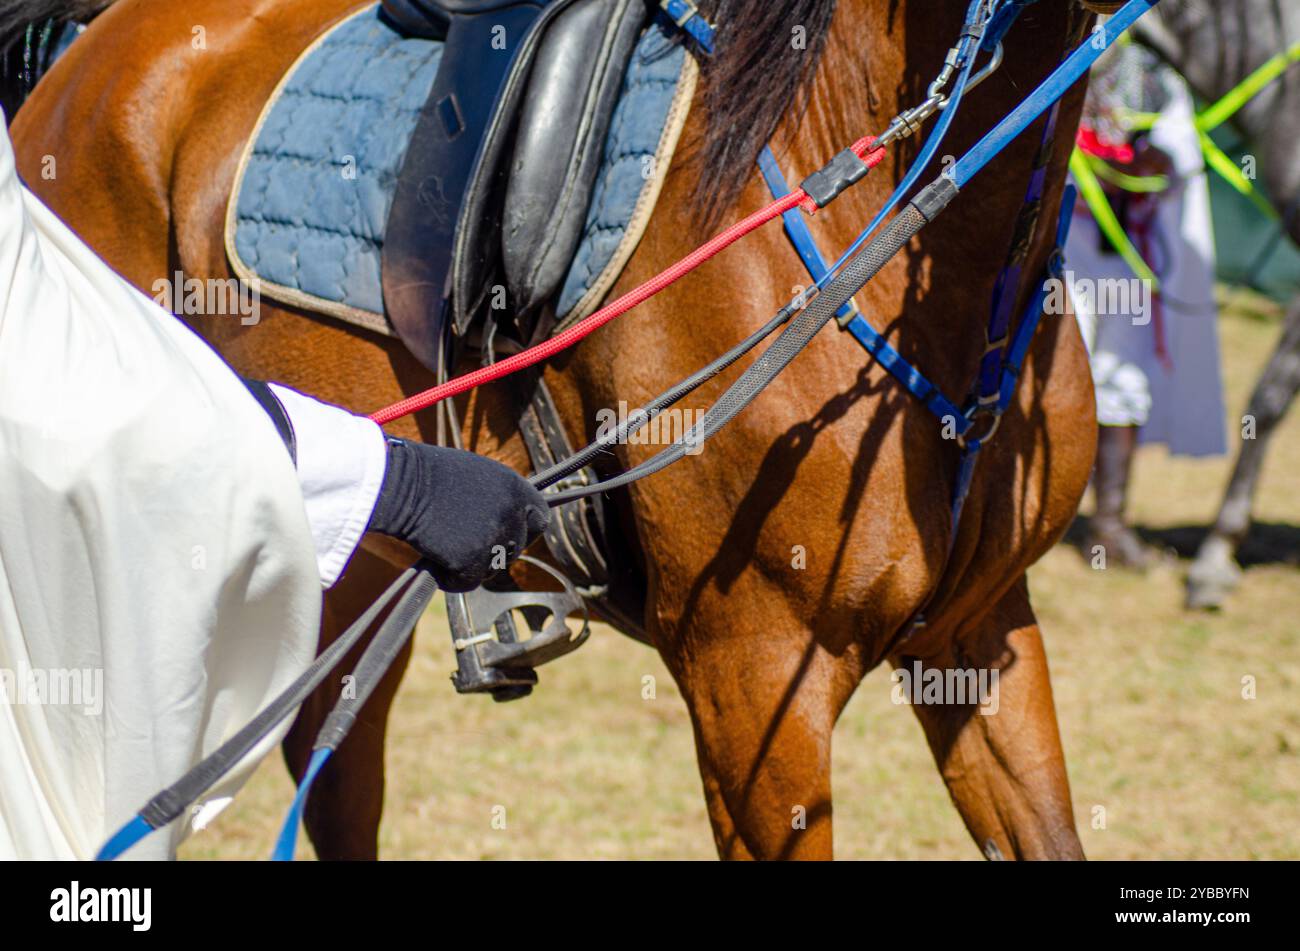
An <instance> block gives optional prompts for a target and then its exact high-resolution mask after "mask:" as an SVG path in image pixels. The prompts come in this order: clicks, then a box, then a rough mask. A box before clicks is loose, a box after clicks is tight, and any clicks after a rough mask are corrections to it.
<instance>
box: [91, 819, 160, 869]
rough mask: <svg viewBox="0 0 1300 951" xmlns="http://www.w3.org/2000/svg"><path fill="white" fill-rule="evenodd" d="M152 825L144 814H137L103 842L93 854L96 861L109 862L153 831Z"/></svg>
mask: <svg viewBox="0 0 1300 951" xmlns="http://www.w3.org/2000/svg"><path fill="white" fill-rule="evenodd" d="M153 831H154V828H153V826H151V825H149V823H147V822H146V821H145V819H144V816H141V815H137V816H135V817H134V818H133V819H132V820H131V821H130V822H128V823H127V824H126V825H124V826H122V828H120V829H118V830H117V832H115V833H113V837H112V838H111V839H109V840H108V841H107V842H105V843H104V844H103V846H102V847H101V848H100V850H99V852H98V853H97V854H96V855H95V861H96V862H111V861H113V859H115V858H117V857H118V856H119V855H121V854H122V853H123V852H125V851H126V850H127V849H129V848H131V847H132V846H134V845H135V844H136V843H138V842H139V841H140V840H141V839H143V838H144V837H145V836H147V835H148V834H149V833H150V832H153Z"/></svg>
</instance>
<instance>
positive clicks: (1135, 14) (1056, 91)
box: [952, 0, 1160, 188]
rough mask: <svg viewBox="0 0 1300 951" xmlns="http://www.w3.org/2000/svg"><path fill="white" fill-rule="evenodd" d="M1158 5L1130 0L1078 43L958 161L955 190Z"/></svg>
mask: <svg viewBox="0 0 1300 951" xmlns="http://www.w3.org/2000/svg"><path fill="white" fill-rule="evenodd" d="M1159 2H1160V0H1129V2H1128V3H1126V4H1125V5H1124V6H1123V7H1121V8H1120V10H1119V12H1118V13H1116V14H1115V15H1114V16H1112V17H1111V18H1110V19H1108V20H1107V21H1106V22H1105V23H1103V24H1100V25H1098V27H1097V29H1096V32H1095V33H1093V34H1092V36H1091V37H1089V38H1088V39H1087V40H1086V41H1085V42H1083V43H1082V44H1080V46H1079V48H1078V49H1076V50H1075V51H1074V52H1073V53H1071V54H1070V56H1069V58H1067V59H1066V60H1065V62H1064V63H1062V64H1061V65H1060V66H1059V67H1058V68H1057V69H1056V70H1055V71H1054V72H1053V73H1052V75H1050V76H1048V77H1047V79H1046V80H1044V81H1043V83H1042V84H1041V85H1040V86H1039V87H1038V88H1037V89H1035V90H1034V91H1033V92H1032V93H1030V94H1029V96H1028V97H1027V98H1026V99H1025V100H1024V101H1023V102H1022V103H1021V104H1020V105H1018V106H1016V108H1015V109H1013V110H1012V112H1011V114H1010V115H1008V116H1007V117H1006V118H1005V119H1003V120H1002V121H1001V122H999V123H998V124H997V125H996V126H994V127H993V129H992V130H991V131H990V132H989V133H988V134H987V135H985V136H984V138H982V139H980V140H979V142H977V143H976V144H975V147H974V148H972V149H971V150H970V151H969V152H967V153H966V154H965V155H963V156H962V157H961V158H960V159H959V160H958V161H957V164H956V165H954V166H953V167H952V178H953V181H954V182H956V184H957V187H958V188H964V187H966V185H967V184H969V182H970V180H971V179H972V178H974V177H975V176H976V175H977V174H978V173H979V171H980V169H982V168H983V167H984V166H985V165H987V164H988V163H989V162H990V161H992V160H993V157H994V156H996V155H997V154H998V153H999V152H1001V151H1002V150H1003V149H1004V148H1006V146H1007V143H1008V142H1010V141H1011V140H1012V139H1014V138H1015V137H1016V136H1018V135H1019V134H1020V133H1021V132H1023V131H1025V129H1026V128H1028V127H1029V124H1030V123H1032V122H1033V121H1034V120H1035V119H1036V118H1038V116H1039V115H1040V114H1041V113H1042V112H1043V111H1044V110H1045V109H1046V108H1047V107H1048V105H1049V104H1050V103H1052V102H1054V101H1056V100H1057V99H1059V98H1061V96H1063V95H1065V93H1066V92H1067V91H1068V90H1069V88H1070V87H1071V86H1073V85H1074V84H1075V83H1076V82H1078V81H1079V78H1080V77H1082V76H1083V74H1084V73H1086V72H1087V71H1088V70H1089V68H1091V66H1092V64H1093V63H1095V62H1096V61H1097V57H1099V56H1101V54H1102V53H1104V52H1106V50H1107V49H1109V48H1110V47H1111V45H1112V44H1113V43H1114V42H1115V40H1117V39H1118V38H1119V37H1120V36H1121V35H1122V34H1123V33H1124V32H1125V31H1126V30H1127V29H1128V28H1129V27H1131V26H1132V25H1133V24H1134V23H1136V22H1137V20H1138V18H1139V17H1141V16H1142V14H1144V13H1146V12H1147V11H1148V10H1150V9H1151V8H1152V7H1154V6H1156V4H1158V3H1159Z"/></svg>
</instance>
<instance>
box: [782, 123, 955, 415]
mask: <svg viewBox="0 0 1300 951" xmlns="http://www.w3.org/2000/svg"><path fill="white" fill-rule="evenodd" d="M758 167H759V170H760V171H761V172H762V173H763V179H764V180H765V181H766V182H767V187H768V189H769V190H770V191H771V192H772V197H773V198H784V197H785V196H786V195H788V194H790V186H789V185H788V184H787V183H786V180H785V176H784V175H783V174H782V173H781V168H780V166H778V165H777V163H776V156H774V155H773V154H772V150H771V148H769V147H767V146H764V147H763V151H762V152H760V153H759V155H758ZM782 219H783V220H784V222H785V233H786V235H787V236H788V237H789V239H790V243H791V244H792V245H794V249H795V251H796V252H798V254H799V258H800V260H802V261H803V264H804V267H806V268H807V269H808V273H809V274H810V275H812V278H813V280H814V281H818V282H820V281H821V280H822V278H823V277H824V276H825V275H826V273H827V272H828V270H829V268H828V266H827V264H826V258H825V257H824V256H823V255H822V252H821V249H820V248H819V247H817V239H816V238H814V237H813V233H812V231H811V230H809V228H808V222H807V221H805V220H804V217H803V215H802V214H801V213H800V211H799V209H798V208H791V209H790V210H789V211H787V212H786V213H785V214H784V215H782ZM838 315H839V317H840V318H841V320H844V321H847V322H846V323H845V324H844V329H845V330H847V331H848V332H849V333H851V334H853V338H854V339H855V340H857V341H858V343H860V344H862V346H863V348H864V349H866V351H867V353H869V354H871V355H872V356H873V357H875V358H876V360H877V361H878V362H879V363H880V365H881V366H882V367H884V368H885V369H886V370H888V371H889V372H890V373H891V374H893V376H894V377H895V378H896V379H897V380H898V381H899V382H900V383H902V384H903V386H904V387H906V388H907V391H908V392H909V393H911V394H912V395H913V396H915V397H916V398H917V399H918V400H920V401H921V402H922V403H923V404H924V405H925V408H926V409H928V410H929V411H930V412H931V413H933V414H934V415H935V416H937V417H938V418H939V419H940V420H943V421H945V422H946V421H947V420H946V419H945V418H946V417H951V419H952V421H953V425H954V426H955V428H956V431H957V432H958V434H961V433H964V432H965V431H966V430H967V429H969V428H970V425H971V423H970V420H968V419H966V417H965V416H963V415H962V413H961V410H959V409H958V408H957V406H956V405H955V404H954V403H952V402H951V401H950V400H949V399H948V398H947V397H945V396H944V395H943V394H942V393H941V392H939V388H938V387H936V386H935V385H934V384H933V383H931V382H930V381H929V380H927V379H926V378H925V375H924V374H923V373H921V371H920V370H918V369H916V367H914V366H912V365H911V364H910V363H908V362H907V361H906V360H904V359H903V357H902V356H901V355H900V354H899V352H898V351H897V350H895V349H894V348H893V347H891V346H890V345H889V344H888V343H887V342H886V341H885V338H884V337H883V336H881V335H880V334H879V333H877V332H876V328H874V327H872V326H871V324H869V323H867V321H866V319H865V318H864V317H863V316H862V314H861V313H860V312H859V311H858V306H857V304H855V303H854V302H853V301H852V300H850V301H849V302H848V303H846V304H845V305H844V306H843V307H841V308H840V309H839V311H838Z"/></svg>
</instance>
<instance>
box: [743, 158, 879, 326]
mask: <svg viewBox="0 0 1300 951" xmlns="http://www.w3.org/2000/svg"><path fill="white" fill-rule="evenodd" d="M758 169H759V171H760V172H762V173H763V180H764V181H766V182H767V188H768V191H770V192H771V193H772V197H773V198H784V197H785V196H786V195H788V194H790V186H789V184H788V183H787V182H786V180H785V175H784V174H782V172H781V166H779V165H778V164H777V163H776V156H775V155H773V154H772V147H771V146H770V145H765V146H763V151H761V152H759V153H758ZM781 221H782V222H783V223H784V224H785V233H786V236H787V237H789V239H790V243H791V244H793V245H794V249H795V251H796V252H797V253H798V255H799V259H800V260H801V261H803V266H804V267H806V268H807V269H808V273H809V274H811V275H812V279H813V280H814V281H820V280H821V279H822V277H823V276H824V275H825V274H826V272H827V271H828V270H829V268H828V267H827V264H826V258H825V257H823V256H822V252H821V249H820V248H819V247H817V239H816V238H814V237H813V233H812V230H811V229H810V228H809V227H808V222H807V220H805V218H804V216H803V214H802V212H800V210H799V209H798V208H791V209H790V210H788V211H786V212H785V213H784V214H782V215H781ZM857 313H858V305H857V304H856V303H855V302H854V301H853V300H852V299H850V300H849V301H848V303H846V304H845V305H844V306H843V307H841V308H840V309H839V310H838V311H836V312H835V315H836V316H837V317H839V318H840V320H841V321H847V320H849V319H851V318H852V317H853V316H854V315H856V314H857Z"/></svg>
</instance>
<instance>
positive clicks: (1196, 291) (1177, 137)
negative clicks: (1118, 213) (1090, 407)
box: [1066, 82, 1227, 456]
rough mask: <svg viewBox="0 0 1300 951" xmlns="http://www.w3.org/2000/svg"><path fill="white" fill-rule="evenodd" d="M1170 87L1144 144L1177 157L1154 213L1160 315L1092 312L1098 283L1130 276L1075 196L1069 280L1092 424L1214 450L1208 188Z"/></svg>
mask: <svg viewBox="0 0 1300 951" xmlns="http://www.w3.org/2000/svg"><path fill="white" fill-rule="evenodd" d="M1170 91H1171V100H1170V102H1169V104H1168V106H1167V108H1165V109H1164V110H1163V112H1162V113H1161V116H1160V119H1159V121H1158V122H1157V123H1156V125H1155V127H1154V128H1153V129H1152V131H1151V143H1152V144H1153V145H1154V146H1156V147H1157V148H1159V149H1161V150H1163V151H1164V152H1165V153H1167V154H1168V155H1169V156H1170V157H1171V158H1172V160H1173V165H1174V168H1173V176H1172V183H1171V187H1170V188H1169V190H1168V191H1167V192H1165V193H1163V194H1162V195H1161V196H1160V198H1159V202H1158V206H1157V209H1156V213H1155V221H1154V226H1153V232H1152V233H1153V236H1154V239H1155V240H1154V244H1155V246H1156V248H1157V250H1158V254H1157V255H1156V261H1154V262H1149V263H1153V264H1154V266H1155V269H1156V272H1157V274H1158V275H1159V277H1160V284H1161V289H1162V295H1161V296H1162V300H1161V303H1160V307H1161V313H1160V316H1159V318H1158V319H1157V318H1156V317H1155V316H1154V315H1153V313H1152V311H1151V310H1150V309H1147V310H1146V311H1145V312H1143V313H1134V312H1132V311H1133V310H1134V308H1129V312H1123V313H1099V312H1098V311H1102V310H1104V309H1105V308H1103V307H1101V306H1099V304H1100V302H1101V301H1102V300H1103V299H1104V294H1102V293H1099V292H1098V291H1097V288H1098V287H1099V286H1104V285H1100V284H1099V282H1104V281H1110V280H1124V281H1130V280H1135V278H1134V275H1133V272H1132V270H1130V269H1129V267H1128V265H1127V264H1125V263H1124V260H1123V259H1122V258H1121V257H1120V256H1119V255H1118V254H1108V253H1104V252H1103V250H1102V248H1103V242H1104V239H1103V238H1102V237H1101V235H1100V234H1099V232H1098V228H1097V224H1096V222H1094V221H1093V220H1092V218H1091V217H1090V215H1089V214H1088V213H1087V209H1086V206H1084V205H1083V204H1082V202H1081V203H1080V206H1079V213H1078V214H1076V215H1075V218H1074V223H1073V225H1072V227H1071V229H1070V236H1069V240H1068V241H1067V242H1066V261H1067V278H1068V281H1067V284H1068V286H1069V290H1070V297H1071V301H1072V303H1073V304H1074V310H1075V313H1076V314H1077V315H1078V318H1079V324H1080V329H1081V330H1082V331H1083V339H1084V341H1085V342H1086V343H1087V345H1088V350H1089V354H1090V357H1091V363H1092V374H1093V381H1094V383H1095V385H1096V389H1097V419H1098V422H1100V423H1101V424H1102V425H1103V426H1134V425H1136V426H1141V431H1140V433H1139V440H1140V441H1141V442H1143V443H1164V444H1166V445H1167V446H1168V447H1169V451H1170V452H1171V453H1174V454H1178V455H1190V456H1208V455H1221V454H1223V453H1224V452H1226V451H1227V434H1226V431H1225V425H1226V421H1225V417H1224V402H1223V382H1222V379H1221V376H1220V367H1219V332H1218V307H1217V306H1216V304H1215V302H1214V232H1213V230H1212V224H1211V221H1210V191H1209V186H1208V183H1207V181H1206V170H1205V165H1204V160H1203V157H1202V155H1201V146H1200V142H1199V141H1198V139H1197V135H1196V129H1195V126H1194V125H1193V123H1192V118H1193V112H1192V99H1191V96H1190V94H1189V93H1188V92H1187V89H1186V86H1185V85H1183V84H1182V83H1181V82H1179V83H1178V85H1177V86H1176V87H1174V88H1171V90H1170ZM1084 282H1086V284H1085V283H1084ZM1160 334H1163V341H1162V340H1161V337H1160ZM1162 347H1163V351H1164V352H1163V354H1162V353H1161V349H1162Z"/></svg>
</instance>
